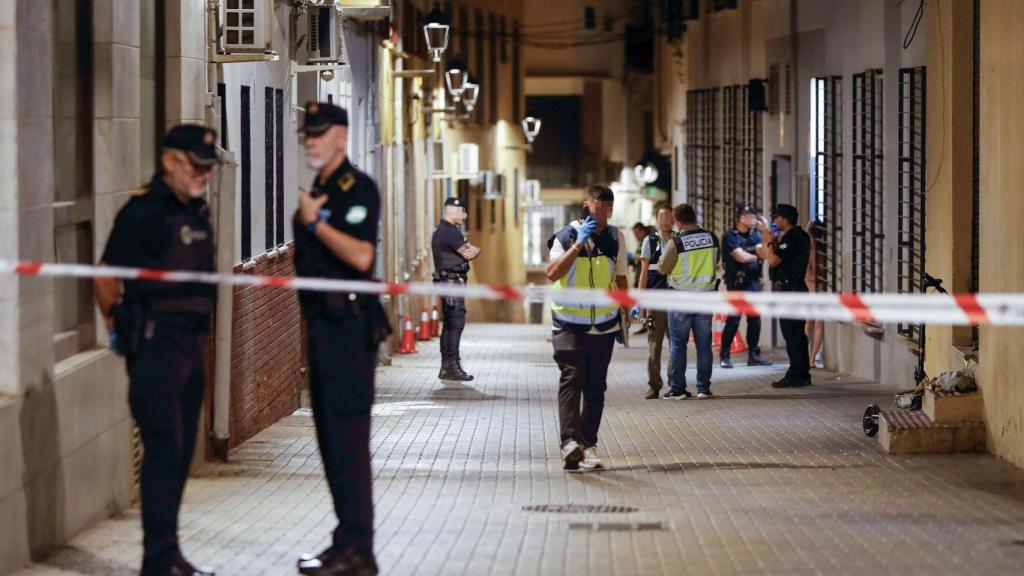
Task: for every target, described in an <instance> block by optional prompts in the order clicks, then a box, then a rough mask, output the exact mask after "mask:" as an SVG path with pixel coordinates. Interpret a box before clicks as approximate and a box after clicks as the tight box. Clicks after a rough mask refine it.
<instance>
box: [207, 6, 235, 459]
mask: <svg viewBox="0 0 1024 576" xmlns="http://www.w3.org/2000/svg"><path fill="white" fill-rule="evenodd" d="M206 10H207V18H206V29H207V35H206V37H207V52H208V58H207V64H206V73H207V91H208V94H207V101H208V102H209V103H208V104H207V106H206V122H207V125H209V126H212V127H215V128H217V129H218V130H219V128H220V97H219V96H218V95H217V93H216V91H215V87H216V86H217V84H218V83H219V81H220V72H221V68H220V65H219V64H216V63H214V59H215V56H216V53H217V37H216V34H217V14H218V12H219V11H220V1H219V0H209V2H207V4H206ZM223 139H224V135H223V134H221V142H223ZM224 160H225V164H224V165H223V166H222V169H221V177H220V181H219V182H218V185H217V186H216V190H213V191H212V192H213V194H212V196H213V198H212V200H213V202H212V203H213V207H214V210H215V211H216V212H215V218H216V222H217V226H216V232H215V233H216V237H217V271H218V272H220V273H230V272H232V271H233V270H234V258H235V245H234V241H235V169H236V167H237V164H236V163H235V155H234V154H233V153H231V152H225V155H224ZM233 292H234V291H233V289H232V287H231V286H230V285H224V284H221V285H218V286H217V310H216V316H215V318H216V321H215V326H216V333H215V346H214V373H213V374H214V376H213V455H214V457H215V458H217V459H219V460H221V461H224V462H227V459H228V446H229V444H230V442H229V440H230V417H231V328H232V326H231V322H232V312H233V311H232V306H233V300H234V298H233V296H234V294H233Z"/></svg>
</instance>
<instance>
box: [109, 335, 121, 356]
mask: <svg viewBox="0 0 1024 576" xmlns="http://www.w3.org/2000/svg"><path fill="white" fill-rule="evenodd" d="M107 336H108V337H109V338H110V350H111V351H112V352H113V353H114V354H117V355H118V356H124V352H123V351H122V350H121V343H120V342H119V341H118V340H117V331H116V330H114V329H113V328H111V329H109V330H107Z"/></svg>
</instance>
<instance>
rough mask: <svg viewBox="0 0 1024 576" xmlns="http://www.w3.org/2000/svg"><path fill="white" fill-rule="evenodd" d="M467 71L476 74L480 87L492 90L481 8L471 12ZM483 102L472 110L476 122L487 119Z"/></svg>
mask: <svg viewBox="0 0 1024 576" xmlns="http://www.w3.org/2000/svg"><path fill="white" fill-rule="evenodd" d="M469 73H470V74H473V75H475V76H476V81H477V84H479V85H480V87H481V89H483V90H486V91H488V92H491V91H493V88H492V87H491V85H490V81H491V78H490V74H491V72H490V71H489V70H488V69H487V63H486V62H485V61H484V13H483V12H482V11H481V10H476V11H474V13H473V64H472V65H471V67H470V69H469ZM489 97H490V96H488V98H489ZM483 104H484V103H483V102H480V104H479V105H478V106H477V107H476V108H475V109H474V110H473V119H474V120H475V121H476V123H477V124H483V123H484V122H485V120H486V119H487V116H486V115H485V112H484V110H485V108H486V106H484V105H483Z"/></svg>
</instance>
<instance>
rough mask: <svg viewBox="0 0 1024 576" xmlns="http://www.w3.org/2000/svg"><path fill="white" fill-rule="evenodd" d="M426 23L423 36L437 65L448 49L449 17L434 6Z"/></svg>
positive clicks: (428, 14)
mask: <svg viewBox="0 0 1024 576" xmlns="http://www.w3.org/2000/svg"><path fill="white" fill-rule="evenodd" d="M426 22H427V23H426V24H425V25H424V26H423V36H425V37H426V39H427V50H428V51H430V53H431V55H432V56H433V61H434V63H435V64H437V63H440V62H441V55H442V54H444V51H445V50H447V49H448V31H449V25H448V17H447V16H445V14H444V12H442V11H441V7H440V6H438V5H437V4H434V8H433V10H431V11H430V12H428V13H427V17H426Z"/></svg>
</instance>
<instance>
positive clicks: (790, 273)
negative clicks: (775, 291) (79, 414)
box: [771, 226, 811, 292]
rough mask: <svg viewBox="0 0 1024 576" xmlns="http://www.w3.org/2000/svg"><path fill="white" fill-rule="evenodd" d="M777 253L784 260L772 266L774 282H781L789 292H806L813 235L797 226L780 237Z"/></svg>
mask: <svg viewBox="0 0 1024 576" xmlns="http://www.w3.org/2000/svg"><path fill="white" fill-rule="evenodd" d="M775 255H776V256H778V257H779V259H780V260H782V262H781V263H780V264H779V265H778V266H775V267H774V268H772V270H771V278H772V282H780V283H782V284H784V285H785V290H787V291H789V292H806V291H807V283H806V282H805V280H804V278H805V276H806V275H807V262H808V260H810V257H811V237H810V236H809V235H808V234H807V232H805V231H804V229H803V228H801V227H799V226H796V227H794V228H790V229H789V231H788V232H786V233H785V234H783V235H782V238H780V239H779V245H778V247H777V248H776V249H775Z"/></svg>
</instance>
